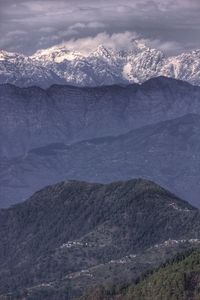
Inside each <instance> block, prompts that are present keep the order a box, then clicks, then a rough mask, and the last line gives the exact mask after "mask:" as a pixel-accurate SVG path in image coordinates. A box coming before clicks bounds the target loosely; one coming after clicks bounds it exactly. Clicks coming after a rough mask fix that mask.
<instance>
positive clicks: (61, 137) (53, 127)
mask: <svg viewBox="0 0 200 300" xmlns="http://www.w3.org/2000/svg"><path fill="white" fill-rule="evenodd" d="M188 113H197V114H198V113H200V88H199V87H194V86H191V85H189V84H187V83H185V82H181V81H177V80H173V79H168V78H164V77H161V78H156V79H151V80H150V81H148V82H145V83H144V84H143V85H141V86H139V85H133V86H128V87H120V86H112V87H101V88H75V87H70V86H52V87H51V88H49V89H47V90H42V89H40V88H37V87H32V88H23V89H21V88H17V87H15V86H12V85H2V86H0V128H1V129H0V141H1V147H0V154H1V156H5V157H9V156H17V155H20V154H22V155H25V154H26V153H27V151H28V150H30V149H32V148H37V147H41V146H46V145H47V144H51V143H65V144H70V143H72V142H75V141H78V140H83V139H89V138H95V137H102V136H106V135H119V134H122V133H125V132H127V131H129V130H132V129H134V128H138V127H141V126H144V125H147V124H152V123H156V122H159V121H163V120H167V119H172V118H177V117H180V116H183V115H184V114H188Z"/></svg>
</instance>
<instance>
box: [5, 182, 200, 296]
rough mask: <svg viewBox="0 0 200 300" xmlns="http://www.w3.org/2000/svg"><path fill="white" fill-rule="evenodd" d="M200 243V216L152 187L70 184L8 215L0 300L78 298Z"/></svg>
mask: <svg viewBox="0 0 200 300" xmlns="http://www.w3.org/2000/svg"><path fill="white" fill-rule="evenodd" d="M199 238H200V212H199V210H198V209H196V208H194V207H193V206H191V205H190V204H189V203H187V202H186V201H183V200H181V199H179V198H177V197H176V196H174V195H173V194H171V193H170V192H168V191H166V190H165V189H163V188H162V187H160V186H159V185H157V184H155V183H153V182H151V181H147V180H142V179H135V180H130V181H126V182H115V183H111V184H107V185H103V184H91V183H86V182H78V181H65V182H62V183H59V184H56V185H54V186H48V187H46V188H44V189H42V190H40V191H39V192H37V193H35V194H34V195H33V196H32V197H31V198H30V199H28V200H27V201H25V202H23V203H20V204H17V205H14V206H12V207H10V208H9V209H1V210H0V243H1V247H0V295H1V298H2V299H3V298H5V299H6V297H7V298H10V299H38V300H39V299H42V300H44V299H48V300H50V299H65V300H68V299H72V298H74V297H78V296H80V295H81V294H82V293H83V292H84V290H85V289H86V288H87V287H88V286H91V285H93V284H109V283H113V284H115V283H116V284H124V283H127V282H131V281H133V280H135V279H136V278H138V276H140V275H141V274H142V273H143V272H146V271H147V270H151V269H153V268H155V267H158V265H159V264H160V263H161V262H164V261H165V260H166V259H169V258H171V257H173V256H174V254H175V253H177V252H182V251H185V250H187V249H190V248H191V247H197V246H198V245H199V244H200V240H199Z"/></svg>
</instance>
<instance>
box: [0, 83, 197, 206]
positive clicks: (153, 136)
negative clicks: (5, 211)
mask: <svg viewBox="0 0 200 300" xmlns="http://www.w3.org/2000/svg"><path fill="white" fill-rule="evenodd" d="M199 115H200V88H199V87H197V86H192V85H190V84H188V83H186V82H183V81H179V80H175V79H170V78H166V77H158V78H154V79H150V80H149V81H147V82H145V83H143V84H142V85H138V84H134V85H129V86H126V87H121V86H107V87H96V88H80V87H72V86H59V85H54V86H52V87H50V88H49V89H47V90H43V89H41V88H38V87H30V88H19V87H16V86H13V85H10V84H5V85H1V86H0V141H1V143H0V157H1V168H0V194H1V196H0V201H1V207H7V206H9V205H11V204H14V203H16V202H18V201H21V200H25V199H26V198H27V197H29V196H30V195H31V194H32V193H33V192H35V191H37V190H38V189H40V188H42V187H43V186H45V185H49V184H54V183H56V182H59V181H62V180H66V179H77V180H88V181H90V182H102V183H106V182H111V181H113V180H125V179H131V178H137V177H143V178H147V179H151V180H155V181H156V182H158V183H160V184H161V185H163V186H164V187H165V188H167V189H170V190H171V191H173V192H174V193H176V194H177V195H179V196H180V197H182V198H184V199H187V200H188V201H190V202H191V203H192V204H193V205H196V206H199V184H198V182H199V164H200V157H199V153H200V151H199V147H200V141H199V136H200V135H199V131H200V124H199V123H200V122H199ZM16 191H17V192H16Z"/></svg>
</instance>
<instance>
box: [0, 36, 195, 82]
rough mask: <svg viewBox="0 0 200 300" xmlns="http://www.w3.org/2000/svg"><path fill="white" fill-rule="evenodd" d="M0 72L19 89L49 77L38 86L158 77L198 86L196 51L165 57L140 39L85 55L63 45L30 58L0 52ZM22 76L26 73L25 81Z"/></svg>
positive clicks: (141, 79)
mask: <svg viewBox="0 0 200 300" xmlns="http://www.w3.org/2000/svg"><path fill="white" fill-rule="evenodd" d="M37 72H39V73H38V76H37ZM0 73H1V74H3V75H4V76H2V79H1V82H0V83H5V82H9V83H14V84H16V83H17V82H18V81H19V82H20V85H21V86H27V85H28V84H29V85H30V78H31V82H33V84H36V83H38V80H36V78H37V77H38V78H39V77H40V78H41V77H44V80H48V78H52V80H51V82H46V84H44V85H40V86H42V87H44V86H45V87H46V86H49V85H51V84H52V83H54V79H55V78H56V82H57V83H59V82H60V83H61V84H64V83H68V84H72V85H78V86H96V85H98V86H101V85H112V84H126V83H127V84H128V83H139V84H141V83H143V82H145V81H146V80H148V79H151V78H153V77H158V76H166V77H171V78H176V79H180V80H185V81H188V82H190V83H192V84H195V85H200V50H193V51H191V52H187V53H182V54H180V55H178V56H172V57H165V55H164V53H163V52H162V51H160V50H157V49H154V48H150V47H148V45H146V44H145V43H144V41H143V40H133V41H132V45H131V47H130V48H129V49H126V50H122V49H118V50H117V49H116V48H110V47H107V46H105V45H99V46H98V47H97V48H96V49H95V50H93V51H92V50H91V51H88V52H87V53H85V52H82V51H76V50H71V49H70V48H69V45H68V44H67V43H66V44H62V45H56V46H53V47H50V48H48V49H41V50H38V51H37V52H36V53H35V54H33V55H32V56H30V57H28V56H25V55H22V54H17V53H9V52H6V51H0ZM33 73H34V76H35V77H34V79H33V78H32V76H31V74H33ZM26 74H29V76H28V77H27V80H26ZM43 74H44V76H43ZM17 76H18V77H19V78H16V77H17ZM30 76H31V77H30ZM13 78H15V81H14V79H13ZM21 78H23V83H22V80H21ZM40 81H41V80H40ZM22 84H23V85H22Z"/></svg>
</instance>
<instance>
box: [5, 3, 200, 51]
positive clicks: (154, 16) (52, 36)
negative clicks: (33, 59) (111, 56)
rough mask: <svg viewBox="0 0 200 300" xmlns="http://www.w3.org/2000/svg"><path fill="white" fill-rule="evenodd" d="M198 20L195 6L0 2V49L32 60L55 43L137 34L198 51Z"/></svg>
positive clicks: (178, 48) (166, 45) (168, 47)
mask: <svg viewBox="0 0 200 300" xmlns="http://www.w3.org/2000/svg"><path fill="white" fill-rule="evenodd" d="M199 16H200V1H199V0H165V1H163V0H123V2H122V1H121V0H84V1H83V0H73V1H72V0H17V1H16V0H6V1H5V0H0V46H1V47H3V49H4V50H8V51H9V50H15V48H16V49H19V50H20V51H21V52H24V53H26V54H31V53H33V52H35V51H36V50H37V49H39V48H46V47H50V46H53V43H57V44H59V43H61V42H63V41H68V40H79V39H87V38H88V37H91V39H92V41H93V40H95V39H96V36H98V34H100V35H101V34H102V31H104V32H105V34H107V35H108V36H112V35H114V34H121V33H123V32H137V34H138V35H139V36H141V37H142V38H144V39H147V40H148V39H149V40H150V41H154V42H152V43H154V44H155V45H156V44H158V46H159V47H161V48H163V49H164V51H167V52H169V53H171V52H172V51H174V52H175V53H176V52H180V51H185V50H188V49H192V48H200V18H199ZM14 31H16V34H13V32H14ZM23 31H24V32H26V33H27V34H24V40H23V38H22V37H23V34H21V35H20V33H19V32H21V33H22V32H23ZM17 32H18V33H19V34H17ZM12 35H13V36H14V38H13V39H12V38H11V36H12ZM17 35H18V36H20V39H19V40H17V38H16V36H17Z"/></svg>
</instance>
